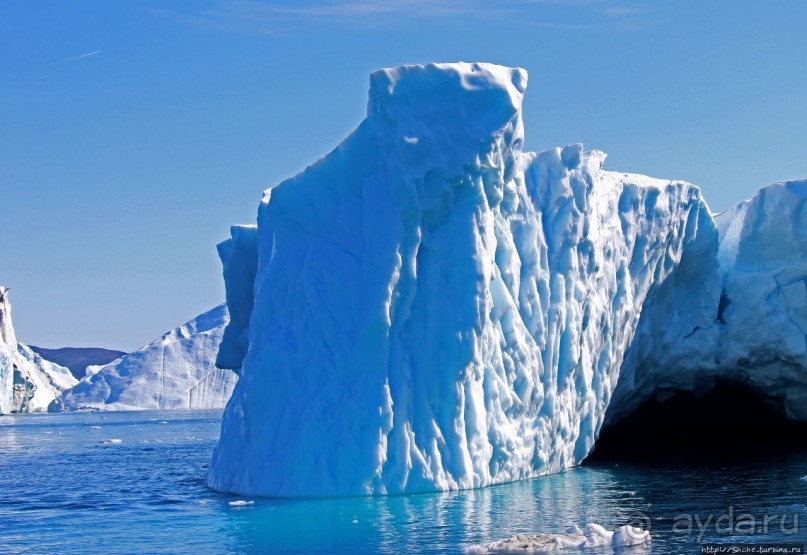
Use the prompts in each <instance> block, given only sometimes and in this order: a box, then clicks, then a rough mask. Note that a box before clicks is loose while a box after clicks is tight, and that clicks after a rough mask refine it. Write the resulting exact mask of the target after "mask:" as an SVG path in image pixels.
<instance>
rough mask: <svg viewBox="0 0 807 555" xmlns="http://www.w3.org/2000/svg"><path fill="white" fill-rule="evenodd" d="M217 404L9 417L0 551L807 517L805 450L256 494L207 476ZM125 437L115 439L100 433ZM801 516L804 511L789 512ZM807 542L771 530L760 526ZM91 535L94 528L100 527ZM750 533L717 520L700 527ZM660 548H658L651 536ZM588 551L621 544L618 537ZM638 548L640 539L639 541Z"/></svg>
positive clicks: (677, 544) (463, 535) (405, 545)
mask: <svg viewBox="0 0 807 555" xmlns="http://www.w3.org/2000/svg"><path fill="white" fill-rule="evenodd" d="M219 416H220V415H219V413H217V412H210V411H200V412H191V413H189V412H176V413H148V412H141V413H106V414H103V413H99V414H82V415H33V416H17V417H3V418H0V552H15V553H40V552H54V551H60V552H63V553H109V552H160V553H262V552H267V551H270V552H281V553H284V552H292V553H293V552H310V551H317V552H329V553H351V552H386V553H428V552H438V551H439V552H454V553H459V552H462V551H463V550H464V549H465V548H466V547H468V546H470V545H473V544H478V543H483V542H488V541H493V540H498V539H503V538H507V537H510V536H512V535H515V534H530V533H538V532H563V531H564V529H565V528H566V527H567V526H569V525H573V524H577V525H580V526H582V525H584V524H586V523H588V522H596V523H599V524H602V525H604V526H605V527H607V528H614V527H616V526H619V525H622V524H626V523H628V522H631V521H632V519H636V518H644V516H643V515H646V518H647V519H649V520H648V523H649V525H650V527H651V532H652V534H653V542H652V545H651V547H650V549H649V552H651V553H694V552H696V551H697V552H700V550H699V549H698V548H697V544H698V530H697V529H696V530H695V531H694V533H692V534H677V533H674V532H673V526H674V524H675V522H676V517H677V516H679V515H681V514H682V513H683V514H692V515H698V516H699V517H700V516H703V521H704V522H705V521H706V519H707V517H708V516H709V515H712V516H714V517H715V518H716V517H719V516H721V515H722V514H724V513H727V512H728V511H729V509H730V507H731V508H733V509H732V510H733V512H734V514H739V513H742V512H749V513H753V514H757V515H760V517H761V516H762V515H764V514H767V513H771V512H772V511H779V512H780V513H787V514H789V515H791V517H792V516H793V515H794V514H800V515H801V516H802V517H803V519H804V522H805V523H807V513H804V510H805V508H804V503H805V502H807V482H805V481H802V480H800V477H801V476H803V475H805V474H807V459H805V457H804V456H803V453H794V454H792V455H789V456H779V457H777V459H776V460H770V459H768V460H766V458H765V457H760V459H759V460H757V461H751V462H743V463H742V465H732V464H723V465H719V464H710V465H709V466H700V467H699V466H697V465H691V466H682V465H678V466H671V467H665V466H663V465H658V466H654V467H646V466H645V467H643V466H639V465H634V466H631V465H624V464H622V465H610V466H595V467H585V468H579V469H575V470H573V471H570V472H566V473H564V474H559V475H555V476H548V477H545V478H540V479H536V480H531V481H526V482H519V483H514V484H506V485H501V486H495V487H490V488H485V489H481V490H475V491H467V492H453V493H441V494H422V495H412V496H390V497H378V498H361V497H359V498H348V499H309V500H300V499H293V500H287V499H286V500H283V499H281V500H278V499H257V500H255V501H256V502H255V504H254V505H246V506H241V507H233V506H230V505H229V502H230V501H233V500H235V499H238V498H236V497H233V496H227V495H220V494H216V493H213V492H210V491H208V490H207V489H206V488H205V486H204V483H203V477H204V472H205V470H206V467H207V464H208V462H209V459H210V454H211V451H212V449H213V446H214V445H215V441H216V439H217V437H218V432H219ZM109 439H121V443H119V444H104V443H102V442H103V441H104V440H109ZM791 522H792V519H791ZM794 537H795V538H797V541H800V542H803V541H805V539H807V538H805V536H804V535H803V534H801V533H799V534H798V535H796V536H793V535H783V534H782V533H781V531H776V530H773V531H771V530H768V532H767V535H766V534H764V533H763V531H762V530H760V531H759V532H758V533H757V532H755V535H754V539H755V540H757V541H760V540H767V541H771V540H777V541H791V542H792V541H793V538H794ZM90 539H91V541H89V540H90ZM732 539H733V540H734V541H737V540H738V539H746V540H747V539H748V538H747V537H743V536H739V535H737V534H728V535H727V534H718V533H716V532H715V530H714V527H712V529H711V530H706V531H705V532H704V535H703V540H704V541H730V540H732ZM646 551H648V550H646ZM587 552H588V553H611V549H610V548H598V549H596V550H588V551H587ZM632 553H636V551H632Z"/></svg>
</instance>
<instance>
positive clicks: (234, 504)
mask: <svg viewBox="0 0 807 555" xmlns="http://www.w3.org/2000/svg"><path fill="white" fill-rule="evenodd" d="M227 504H228V505H229V506H230V507H246V506H247V505H254V504H255V502H254V501H247V500H246V499H238V500H236V501H230V502H229V503H227Z"/></svg>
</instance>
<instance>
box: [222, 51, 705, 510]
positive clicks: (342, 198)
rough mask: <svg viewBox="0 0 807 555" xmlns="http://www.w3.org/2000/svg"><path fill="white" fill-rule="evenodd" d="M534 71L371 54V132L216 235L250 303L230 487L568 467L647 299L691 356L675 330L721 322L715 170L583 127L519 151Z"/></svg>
mask: <svg viewBox="0 0 807 555" xmlns="http://www.w3.org/2000/svg"><path fill="white" fill-rule="evenodd" d="M526 85H527V74H526V72H524V71H523V70H521V69H509V68H504V67H500V66H494V65H489V64H446V65H434V64H432V65H429V66H425V67H424V66H405V67H401V68H398V69H392V70H382V71H379V72H376V73H374V74H373V75H372V76H371V83H370V99H369V102H368V112H367V118H366V119H365V120H364V121H363V122H362V123H361V124H360V125H359V127H358V128H357V129H356V131H354V132H353V133H352V134H351V135H350V136H349V137H348V138H347V139H346V140H345V141H344V142H343V143H342V144H341V145H339V146H338V147H337V148H336V150H334V151H333V152H332V153H330V154H329V155H327V156H325V157H324V158H322V159H321V160H319V161H318V162H316V163H315V164H314V165H312V166H310V167H309V168H307V169H306V170H305V171H304V172H302V173H301V174H299V175H298V176H296V177H294V178H292V179H290V180H288V181H285V182H283V183H281V184H280V185H278V186H277V187H275V188H273V189H271V190H269V191H267V192H266V194H265V196H264V199H263V201H262V203H261V205H260V208H259V213H258V226H257V229H255V228H246V229H244V230H243V231H240V230H238V229H239V228H236V230H234V234H233V239H231V240H230V241H229V242H226V243H225V245H224V247H223V249H222V248H220V252H221V251H222V250H224V251H225V254H224V255H223V256H222V260H223V262H224V265H225V269H224V275H225V280H226V286H227V299H228V303H230V307H231V310H232V311H233V313H234V314H235V312H236V311H238V315H239V316H238V318H235V317H234V318H233V319H232V321H231V324H230V326H229V327H228V329H227V332H226V334H227V337H228V338H232V339H231V340H229V341H226V342H224V343H222V347H221V351H220V353H219V362H220V363H221V364H222V365H225V366H231V367H237V366H241V378H240V381H239V383H238V385H237V386H236V389H235V391H234V394H233V397H232V399H231V400H230V402H229V404H228V405H227V408H226V411H225V415H224V421H223V424H222V436H221V440H220V444H219V446H218V448H217V449H216V451H215V454H214V457H213V463H212V465H211V469H210V473H209V475H208V483H209V484H210V485H211V486H212V487H213V488H215V489H218V490H222V491H230V492H237V493H240V494H251V495H267V496H300V495H347V494H379V493H397V492H415V491H430V490H441V489H457V488H471V487H480V486H484V485H488V484H494V483H500V482H506V481H511V480H517V479H521V478H527V477H531V476H536V475H541V474H546V473H550V472H556V471H560V470H562V469H565V468H568V467H569V466H572V465H574V464H577V463H579V462H580V461H581V460H582V459H583V458H584V457H585V456H586V455H587V454H588V453H589V451H590V449H591V447H592V445H593V444H594V440H595V438H596V435H597V433H598V430H599V428H600V426H601V425H602V423H603V420H604V418H605V413H606V408H607V407H608V405H609V403H610V401H611V397H612V394H613V393H614V389H615V387H616V386H617V382H618V381H619V379H620V368H621V367H622V366H623V362H624V361H625V360H626V354H628V351H629V349H630V348H631V346H632V343H633V342H634V338H635V336H636V333H637V329H638V328H640V321H641V328H642V329H641V330H640V331H642V332H643V333H644V334H646V336H647V337H651V335H652V334H653V333H655V332H656V331H658V330H662V331H664V330H669V331H668V332H667V333H669V334H670V335H669V336H665V337H663V341H664V342H665V344H666V345H668V348H669V349H670V350H671V351H672V352H673V353H674V354H675V356H679V357H681V358H684V359H685V358H687V357H690V356H691V354H690V353H689V351H688V347H686V345H684V344H679V343H678V342H677V340H676V338H677V337H683V336H684V335H687V340H688V341H689V340H690V339H691V342H692V344H698V345H700V344H701V343H708V344H713V343H715V342H717V341H718V334H716V332H714V331H713V330H712V327H713V324H714V321H715V318H716V315H717V312H718V303H719V298H720V291H721V280H720V275H719V271H718V269H717V266H716V264H715V262H714V261H715V257H716V253H717V248H718V230H717V227H716V226H715V223H714V221H713V220H712V218H711V217H710V215H709V211H708V209H707V207H706V205H705V204H704V202H703V201H702V199H701V197H700V192H699V190H698V189H697V188H696V187H694V186H692V185H689V184H686V183H681V182H670V181H663V180H657V179H651V178H648V177H643V176H639V175H631V174H622V173H613V172H608V171H604V170H603V169H602V164H603V162H604V159H605V155H604V154H602V153H600V152H597V151H593V152H584V151H583V150H582V147H581V146H580V145H572V146H569V147H566V148H565V149H562V150H561V149H554V150H551V151H548V152H544V153H541V154H538V155H536V154H533V153H528V152H523V151H522V148H521V147H522V143H523V126H522V120H521V101H522V96H523V94H524V91H525V89H526ZM237 230H238V231H237ZM236 234H238V235H241V234H243V237H236ZM247 239H248V240H247ZM704 264H706V265H707V266H710V265H712V266H713V269H714V275H713V276H712V275H710V276H709V277H708V279H702V267H703V265H704ZM710 267H711V266H710ZM681 287H685V289H686V291H679V289H681ZM650 299H652V300H653V302H655V303H656V304H657V306H659V307H660V309H659V311H658V312H654V309H653V308H652V307H651V306H650V305H649V303H648V300H650ZM670 307H679V308H677V309H676V310H673V311H672V312H671V313H670V312H669V311H668V309H669V308H670ZM689 334H692V335H689ZM695 337H697V338H698V339H693V338H695ZM245 338H247V339H245ZM651 356H654V353H652V352H650V350H649V349H644V348H643V349H636V350H635V352H632V353H630V355H629V358H628V360H629V361H633V362H632V364H636V363H638V361H641V360H645V359H648V358H650V357H651ZM634 373H635V372H634Z"/></svg>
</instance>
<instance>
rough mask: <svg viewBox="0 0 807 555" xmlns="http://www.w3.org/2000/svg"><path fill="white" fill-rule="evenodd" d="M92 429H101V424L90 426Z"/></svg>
mask: <svg viewBox="0 0 807 555" xmlns="http://www.w3.org/2000/svg"><path fill="white" fill-rule="evenodd" d="M90 429H91V430H100V429H101V426H90Z"/></svg>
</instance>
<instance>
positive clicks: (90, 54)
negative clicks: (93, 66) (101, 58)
mask: <svg viewBox="0 0 807 555" xmlns="http://www.w3.org/2000/svg"><path fill="white" fill-rule="evenodd" d="M101 52H103V50H95V51H94V52H87V53H86V54H79V55H78V56H73V57H71V58H65V59H64V60H62V61H63V62H72V61H73V60H80V59H81V58H89V57H90V56H95V55H96V54H100V53H101Z"/></svg>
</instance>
